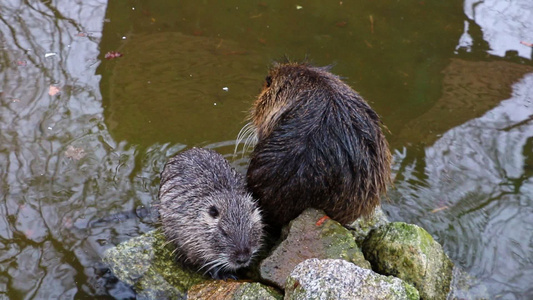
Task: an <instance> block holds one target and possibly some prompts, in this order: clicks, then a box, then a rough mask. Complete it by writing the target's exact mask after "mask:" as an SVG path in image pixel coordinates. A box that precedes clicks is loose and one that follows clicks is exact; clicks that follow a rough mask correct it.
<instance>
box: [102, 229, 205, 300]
mask: <svg viewBox="0 0 533 300" xmlns="http://www.w3.org/2000/svg"><path fill="white" fill-rule="evenodd" d="M103 261H104V262H105V263H106V264H108V265H109V267H110V269H111V271H112V272H113V273H114V274H115V276H117V278H118V279H120V280H121V281H123V282H125V283H127V284H129V285H132V286H133V287H134V289H135V291H136V292H137V298H138V299H183V298H185V296H186V293H187V290H188V289H189V288H190V287H191V286H193V285H195V284H197V283H200V282H203V281H206V280H208V278H207V277H204V276H202V275H201V274H199V273H196V272H193V271H190V270H187V269H183V268H181V267H180V266H179V265H178V264H176V262H175V261H174V259H173V256H172V246H171V245H168V244H166V241H165V236H164V235H163V234H162V233H161V232H160V231H159V230H154V231H151V232H148V233H146V234H144V235H142V236H139V237H136V238H132V239H131V240H129V241H126V242H124V243H122V244H120V245H118V246H116V247H114V248H111V249H108V250H107V251H106V252H104V257H103Z"/></svg>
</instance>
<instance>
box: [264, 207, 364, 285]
mask: <svg viewBox="0 0 533 300" xmlns="http://www.w3.org/2000/svg"><path fill="white" fill-rule="evenodd" d="M284 232H285V235H286V237H285V239H284V240H283V241H282V242H281V243H280V244H279V245H278V246H277V247H276V248H275V249H274V250H273V251H272V253H271V254H270V256H268V257H267V258H266V259H264V260H263V261H262V262H261V265H260V276H261V278H262V279H263V280H265V281H267V282H269V283H272V284H273V285H274V286H276V287H278V288H280V289H283V288H284V286H285V281H286V279H287V275H289V274H290V272H291V271H292V270H293V269H294V267H295V266H296V265H298V264H299V263H301V262H302V261H304V260H306V259H309V258H340V259H344V260H346V261H349V262H353V263H355V264H356V265H358V266H360V267H363V268H367V269H370V263H369V262H368V261H366V260H365V259H364V256H363V254H362V252H361V250H360V249H359V248H358V247H357V244H356V243H355V240H354V238H353V236H352V234H351V233H350V231H349V230H347V229H346V228H344V227H343V226H342V225H341V224H339V223H338V222H336V221H334V220H332V219H330V218H328V217H327V216H326V215H325V214H324V212H323V211H319V210H316V209H307V210H305V211H304V212H303V213H302V214H301V215H300V216H298V217H297V218H296V219H294V220H293V221H291V222H290V223H289V225H288V227H287V228H286V230H284ZM282 239H283V237H282Z"/></svg>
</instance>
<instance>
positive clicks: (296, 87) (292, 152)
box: [247, 63, 391, 228]
mask: <svg viewBox="0 0 533 300" xmlns="http://www.w3.org/2000/svg"><path fill="white" fill-rule="evenodd" d="M251 119H252V123H253V125H254V127H255V131H256V132H255V133H256V135H257V140H258V142H257V144H256V146H255V149H254V151H253V152H252V154H251V161H250V166H249V169H248V172H247V182H248V187H249V188H250V190H251V191H252V193H253V196H254V197H255V198H257V199H259V202H260V207H261V209H262V211H263V220H264V222H265V223H267V224H269V225H271V226H272V227H274V228H276V227H280V226H282V225H283V224H286V223H287V222H289V221H290V220H291V219H293V218H295V217H296V216H298V214H300V213H301V212H302V211H303V210H304V209H305V208H307V207H314V208H318V209H323V210H324V211H325V212H326V213H327V214H328V215H329V216H330V217H331V218H333V219H335V220H337V221H339V222H341V223H342V224H347V223H350V222H352V221H354V220H356V219H357V218H359V217H360V216H368V215H370V214H371V213H372V212H373V211H374V208H375V207H376V206H377V205H379V198H380V194H382V193H385V192H386V188H387V185H388V184H389V183H390V181H391V180H390V161H391V158H390V157H391V156H390V151H389V148H388V144H387V141H386V140H385V137H384V135H383V132H382V130H381V121H380V119H379V116H378V115H377V113H376V112H375V111H374V110H372V108H371V107H370V106H369V105H368V104H367V103H366V102H365V100H363V98H362V97H361V96H360V95H359V94H358V93H356V92H355V91H354V90H352V89H351V88H350V87H349V86H348V85H347V84H345V83H344V82H342V81H341V80H340V79H339V77H338V76H336V75H333V74H331V73H330V72H329V70H328V69H327V68H318V67H313V66H311V65H308V64H299V63H286V64H276V65H274V67H273V68H272V69H271V70H270V72H269V74H268V76H267V77H266V80H265V85H264V88H263V91H262V92H261V94H260V95H259V97H258V99H257V100H256V102H255V104H254V107H253V111H252V117H251Z"/></svg>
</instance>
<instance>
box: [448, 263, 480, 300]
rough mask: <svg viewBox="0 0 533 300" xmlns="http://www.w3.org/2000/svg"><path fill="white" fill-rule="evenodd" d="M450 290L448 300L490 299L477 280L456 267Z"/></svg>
mask: <svg viewBox="0 0 533 300" xmlns="http://www.w3.org/2000/svg"><path fill="white" fill-rule="evenodd" d="M451 289H452V290H451V291H450V294H449V296H448V299H450V300H461V299H478V300H480V299H490V298H491V297H490V295H489V291H488V289H487V287H486V286H485V285H484V284H483V283H482V282H481V281H480V280H479V279H478V278H475V277H473V276H471V275H470V274H468V273H466V272H465V271H464V270H462V269H460V268H458V267H454V268H453V279H452V284H451Z"/></svg>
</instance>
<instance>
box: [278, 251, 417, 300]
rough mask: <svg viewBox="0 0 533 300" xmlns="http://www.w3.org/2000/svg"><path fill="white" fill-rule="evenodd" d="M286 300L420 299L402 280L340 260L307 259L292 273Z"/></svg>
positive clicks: (286, 291) (286, 290) (413, 289)
mask: <svg viewBox="0 0 533 300" xmlns="http://www.w3.org/2000/svg"><path fill="white" fill-rule="evenodd" d="M285 299H419V296H418V291H417V290H416V289H415V288H414V287H412V286H411V285H410V284H408V283H405V282H403V281H402V280H400V279H398V278H395V277H392V276H383V275H380V274H377V273H375V272H373V271H371V270H367V269H364V268H360V267H358V266H356V265H354V264H353V263H349V262H347V261H344V260H341V259H324V260H320V259H308V260H306V261H304V262H302V263H300V264H298V266H297V267H296V268H295V269H294V270H293V271H292V272H291V274H290V275H289V278H288V280H287V285H286V288H285Z"/></svg>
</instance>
